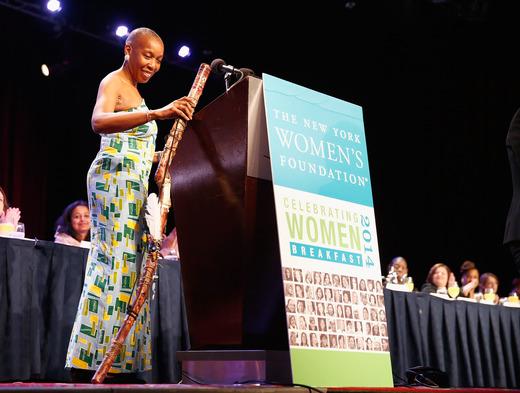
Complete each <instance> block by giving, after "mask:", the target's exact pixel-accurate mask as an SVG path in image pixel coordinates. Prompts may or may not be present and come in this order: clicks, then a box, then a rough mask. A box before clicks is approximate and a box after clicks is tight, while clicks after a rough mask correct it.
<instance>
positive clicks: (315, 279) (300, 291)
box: [283, 267, 389, 352]
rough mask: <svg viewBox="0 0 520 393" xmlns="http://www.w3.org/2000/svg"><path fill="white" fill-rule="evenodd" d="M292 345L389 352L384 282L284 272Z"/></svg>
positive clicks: (323, 274)
mask: <svg viewBox="0 0 520 393" xmlns="http://www.w3.org/2000/svg"><path fill="white" fill-rule="evenodd" d="M283 282H284V292H285V302H286V304H285V307H286V312H287V313H286V314H287V327H288V330H289V345H290V346H291V347H304V348H315V349H329V350H351V351H370V352H388V351H389V347H388V334H387V325H386V315H385V308H384V298H383V285H382V282H381V280H373V279H365V278H359V277H354V276H346V275H340V274H333V273H324V272H320V271H306V270H303V269H299V268H290V267H284V268H283Z"/></svg>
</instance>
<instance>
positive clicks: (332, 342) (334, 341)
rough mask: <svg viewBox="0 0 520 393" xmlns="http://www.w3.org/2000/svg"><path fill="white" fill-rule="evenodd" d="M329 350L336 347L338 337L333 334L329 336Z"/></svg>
mask: <svg viewBox="0 0 520 393" xmlns="http://www.w3.org/2000/svg"><path fill="white" fill-rule="evenodd" d="M329 342H330V348H337V347H338V337H337V336H336V335H335V334H329Z"/></svg>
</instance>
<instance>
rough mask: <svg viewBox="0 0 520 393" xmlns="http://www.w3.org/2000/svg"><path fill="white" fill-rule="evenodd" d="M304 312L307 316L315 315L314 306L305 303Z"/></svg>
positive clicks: (310, 302)
mask: <svg viewBox="0 0 520 393" xmlns="http://www.w3.org/2000/svg"><path fill="white" fill-rule="evenodd" d="M305 306H306V307H305V310H306V312H307V314H309V315H316V305H315V303H314V302H313V301H311V300H307V301H306V302H305Z"/></svg>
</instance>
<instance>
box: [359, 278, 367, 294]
mask: <svg viewBox="0 0 520 393" xmlns="http://www.w3.org/2000/svg"><path fill="white" fill-rule="evenodd" d="M359 290H360V291H366V290H367V284H366V282H365V279H364V278H361V279H360V280H359Z"/></svg>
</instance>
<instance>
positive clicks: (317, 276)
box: [314, 272, 322, 285]
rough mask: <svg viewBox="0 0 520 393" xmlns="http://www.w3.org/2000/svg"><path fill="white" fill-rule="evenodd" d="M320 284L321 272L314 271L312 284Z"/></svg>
mask: <svg viewBox="0 0 520 393" xmlns="http://www.w3.org/2000/svg"><path fill="white" fill-rule="evenodd" d="M321 284H322V278H321V272H314V285H321Z"/></svg>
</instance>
